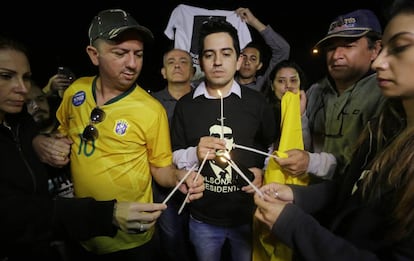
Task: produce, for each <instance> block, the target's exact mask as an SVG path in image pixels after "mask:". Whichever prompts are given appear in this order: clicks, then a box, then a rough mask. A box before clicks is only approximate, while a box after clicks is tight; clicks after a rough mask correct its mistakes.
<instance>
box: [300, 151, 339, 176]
mask: <svg viewBox="0 0 414 261" xmlns="http://www.w3.org/2000/svg"><path fill="white" fill-rule="evenodd" d="M308 153H309V166H308V170H307V172H308V173H311V174H314V175H316V176H318V177H321V178H324V179H331V178H332V177H333V175H334V172H335V169H336V165H337V162H336V158H335V156H334V155H333V154H331V153H326V152H321V153H311V152H308Z"/></svg>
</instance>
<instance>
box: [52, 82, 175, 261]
mask: <svg viewBox="0 0 414 261" xmlns="http://www.w3.org/2000/svg"><path fill="white" fill-rule="evenodd" d="M95 81H96V77H83V78H79V79H78V80H76V81H75V82H74V83H73V84H72V85H71V86H70V87H69V88H68V89H67V90H66V91H65V93H64V96H63V100H62V103H61V105H60V107H59V109H58V111H57V113H56V116H57V118H58V120H59V122H60V126H59V131H60V132H61V133H64V134H67V135H68V136H69V137H70V139H71V140H72V141H73V144H72V148H71V156H70V162H71V163H70V164H71V165H70V167H71V172H72V178H73V184H74V190H75V195H76V196H77V197H93V198H95V199H97V200H111V199H116V200H118V201H137V202H152V200H153V199H152V187H151V181H152V176H151V173H150V164H152V165H154V166H156V167H165V166H168V165H170V164H172V152H171V143H170V134H169V127H168V119H167V114H166V112H165V109H164V107H162V105H161V104H160V103H159V102H158V101H157V100H156V99H155V98H153V97H152V96H151V95H150V94H148V93H147V92H146V91H145V90H143V89H142V88H141V87H139V86H138V85H136V86H134V87H131V88H130V90H128V91H127V92H125V93H123V94H122V95H120V96H118V97H115V98H113V99H111V100H109V101H108V102H106V103H105V104H104V105H102V106H99V108H100V109H101V110H103V111H104V112H105V117H104V119H103V121H101V122H98V123H95V124H94V125H95V127H96V129H97V130H98V133H99V136H98V138H97V139H96V140H94V141H87V142H86V141H84V140H82V139H81V134H82V132H83V130H84V128H85V126H86V125H88V124H89V123H90V115H91V112H92V110H93V109H94V108H95V107H97V105H96V102H95V98H94V93H95V89H96V83H95ZM153 233H154V230H153V229H151V230H149V231H147V232H145V233H141V234H127V233H124V232H122V231H121V230H118V233H117V235H116V236H115V237H114V238H111V237H96V238H93V239H91V240H88V241H86V242H83V244H84V246H85V247H86V248H87V249H88V250H90V251H93V252H95V253H98V254H104V253H111V252H115V251H118V250H122V249H130V248H133V247H137V246H140V245H142V244H144V243H146V242H148V241H149V240H150V239H151V237H152V235H153Z"/></svg>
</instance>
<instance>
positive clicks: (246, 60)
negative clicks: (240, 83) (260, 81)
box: [239, 47, 263, 79]
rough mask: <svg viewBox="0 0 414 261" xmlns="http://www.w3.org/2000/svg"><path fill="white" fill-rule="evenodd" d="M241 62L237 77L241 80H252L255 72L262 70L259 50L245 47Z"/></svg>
mask: <svg viewBox="0 0 414 261" xmlns="http://www.w3.org/2000/svg"><path fill="white" fill-rule="evenodd" d="M242 57H243V62H242V64H241V66H240V70H239V77H240V78H242V79H248V78H254V77H255V76H256V72H257V71H258V70H260V68H262V66H263V63H262V62H260V53H259V50H257V49H256V48H253V47H246V48H244V49H243V51H242Z"/></svg>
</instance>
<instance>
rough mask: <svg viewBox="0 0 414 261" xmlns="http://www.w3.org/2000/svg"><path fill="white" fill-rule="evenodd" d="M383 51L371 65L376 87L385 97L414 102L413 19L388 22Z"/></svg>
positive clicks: (400, 17) (403, 16)
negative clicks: (375, 76)
mask: <svg viewBox="0 0 414 261" xmlns="http://www.w3.org/2000/svg"><path fill="white" fill-rule="evenodd" d="M382 39H383V40H382V45H383V46H382V50H381V52H380V54H379V55H378V57H377V59H375V61H374V62H373V64H372V68H373V69H374V70H376V71H377V79H378V85H379V87H380V88H381V90H382V92H383V94H384V95H385V96H387V97H398V98H400V99H402V100H407V101H408V100H413V98H414V15H413V14H403V13H401V14H399V15H397V16H395V17H394V18H393V19H391V20H390V21H389V23H388V24H387V27H386V28H385V30H384V34H383V38H382Z"/></svg>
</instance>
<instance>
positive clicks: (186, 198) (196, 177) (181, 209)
mask: <svg viewBox="0 0 414 261" xmlns="http://www.w3.org/2000/svg"><path fill="white" fill-rule="evenodd" d="M208 154H210V151H207V153H206V155H205V156H204V159H203V162H201V165H200V168H199V169H198V171H197V175H196V176H195V178H194V182H195V181H197V179H198V176H200V175H201V174H200V173H201V170H202V169H203V167H204V164H205V163H206V161H207V157H208ZM189 196H190V193H188V192H187V195H186V196H185V199H184V201H183V203H182V204H181V207H180V209H179V210H178V215H179V214H181V212H182V211H183V209H184V206H185V204H186V203H187V200H188V197H189Z"/></svg>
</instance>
